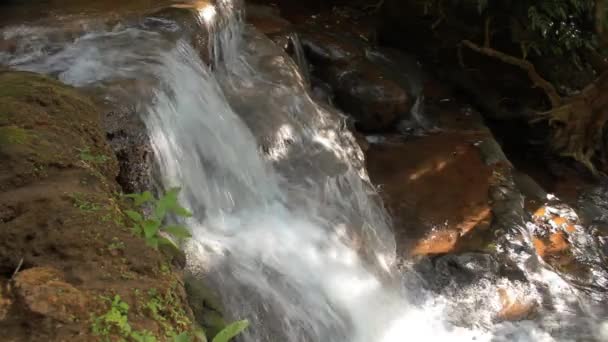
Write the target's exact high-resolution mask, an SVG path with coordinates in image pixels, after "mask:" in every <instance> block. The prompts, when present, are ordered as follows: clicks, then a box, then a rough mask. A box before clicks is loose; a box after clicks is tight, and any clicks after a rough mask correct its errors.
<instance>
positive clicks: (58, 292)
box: [14, 267, 87, 323]
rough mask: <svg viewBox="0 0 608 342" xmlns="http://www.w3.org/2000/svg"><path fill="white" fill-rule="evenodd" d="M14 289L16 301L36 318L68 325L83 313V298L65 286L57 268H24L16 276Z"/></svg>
mask: <svg viewBox="0 0 608 342" xmlns="http://www.w3.org/2000/svg"><path fill="white" fill-rule="evenodd" d="M14 286H15V292H16V293H17V296H18V297H19V299H20V300H21V301H23V302H24V303H25V305H26V307H27V308H28V309H29V310H30V311H32V312H34V313H37V314H39V315H42V316H45V317H49V318H52V319H54V320H57V321H60V322H64V323H69V322H72V321H74V319H75V318H76V317H80V316H81V315H82V314H83V313H84V312H86V305H87V298H86V296H85V295H84V294H83V293H82V292H80V291H79V290H77V289H76V288H75V287H73V286H72V285H70V284H68V283H66V282H65V281H64V280H63V279H62V277H61V274H60V272H59V271H58V270H56V269H52V268H45V267H37V268H30V269H27V270H25V271H23V272H20V273H18V274H17V276H16V277H15V280H14Z"/></svg>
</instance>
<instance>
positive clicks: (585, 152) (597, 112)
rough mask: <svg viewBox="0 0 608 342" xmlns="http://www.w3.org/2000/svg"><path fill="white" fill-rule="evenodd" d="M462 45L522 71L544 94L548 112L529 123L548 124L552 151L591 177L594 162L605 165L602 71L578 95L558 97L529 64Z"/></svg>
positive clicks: (607, 86)
mask: <svg viewBox="0 0 608 342" xmlns="http://www.w3.org/2000/svg"><path fill="white" fill-rule="evenodd" d="M462 44H463V45H464V46H466V47H468V48H470V49H472V50H473V51H476V52H478V53H480V54H483V55H485V56H488V57H492V58H496V59H498V60H500V61H501V62H504V63H507V64H510V65H514V66H517V67H519V68H521V69H523V70H524V71H526V72H527V74H528V77H529V78H530V80H531V81H532V83H533V84H534V85H535V86H536V87H539V88H540V89H542V90H543V91H544V93H545V95H546V96H547V98H548V99H549V102H550V104H551V109H549V110H547V111H541V112H537V113H538V115H537V116H536V117H535V118H533V119H532V120H531V121H532V122H538V121H544V120H546V121H548V122H549V125H550V126H551V127H552V128H553V134H552V137H551V148H552V149H553V150H554V151H556V152H557V153H559V154H560V155H562V156H567V157H571V158H573V159H575V160H577V161H578V162H580V163H582V164H583V165H585V166H586V167H587V168H588V169H589V170H591V171H592V172H593V173H594V174H595V173H597V169H596V167H595V166H594V162H598V161H599V162H601V163H606V160H598V156H602V155H603V150H604V149H605V148H606V147H605V146H603V145H604V144H603V131H604V126H605V125H606V122H607V121H608V71H604V72H603V73H602V74H601V75H600V77H599V78H598V79H597V80H596V81H595V82H593V83H591V84H590V85H588V86H587V87H585V89H583V90H582V91H581V92H580V93H578V94H576V95H573V96H570V97H566V98H562V97H561V96H560V95H559V94H558V92H557V90H556V89H555V87H554V86H553V84H551V83H550V82H549V81H547V80H545V79H544V78H543V77H542V76H540V75H539V74H538V72H537V71H536V69H535V67H534V65H533V64H532V63H530V62H528V61H526V60H524V59H520V58H516V57H513V56H510V55H508V54H505V53H503V52H500V51H497V50H494V49H492V48H490V47H481V46H479V45H477V44H475V43H473V42H471V41H468V40H464V41H463V42H462ZM600 159H601V158H600Z"/></svg>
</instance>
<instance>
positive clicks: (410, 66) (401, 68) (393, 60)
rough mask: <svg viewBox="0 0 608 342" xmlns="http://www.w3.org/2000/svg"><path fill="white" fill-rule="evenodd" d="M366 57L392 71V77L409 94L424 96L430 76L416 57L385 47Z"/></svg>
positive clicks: (367, 54) (369, 52)
mask: <svg viewBox="0 0 608 342" xmlns="http://www.w3.org/2000/svg"><path fill="white" fill-rule="evenodd" d="M366 56H367V58H368V59H369V60H370V61H371V62H373V63H374V64H376V65H378V66H380V67H382V68H384V69H387V70H390V71H391V72H392V74H391V76H392V77H393V78H394V79H395V80H396V81H397V82H399V83H400V84H401V85H402V86H403V87H404V88H405V89H406V90H407V92H408V94H410V95H411V96H413V97H418V96H421V95H423V92H424V86H425V84H427V83H428V81H429V75H428V74H427V73H426V71H424V69H423V68H422V65H421V64H420V62H418V59H417V58H416V57H415V56H412V55H408V54H406V53H404V52H401V51H399V50H396V49H391V48H383V47H377V48H374V49H373V50H369V51H368V52H367V53H366Z"/></svg>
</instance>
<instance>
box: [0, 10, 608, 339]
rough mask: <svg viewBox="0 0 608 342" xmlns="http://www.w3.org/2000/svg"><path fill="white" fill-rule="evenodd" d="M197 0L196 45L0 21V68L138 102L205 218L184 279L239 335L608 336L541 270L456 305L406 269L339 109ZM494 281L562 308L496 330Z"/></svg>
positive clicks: (199, 219)
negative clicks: (205, 291)
mask: <svg viewBox="0 0 608 342" xmlns="http://www.w3.org/2000/svg"><path fill="white" fill-rule="evenodd" d="M197 6H199V7H197V8H196V15H197V18H196V22H198V25H199V26H198V27H197V28H196V30H200V31H201V32H203V31H204V32H208V36H209V39H208V41H207V42H203V43H202V44H193V41H195V39H193V38H195V37H193V36H192V34H186V33H184V30H182V29H180V25H181V24H182V23H180V22H179V20H178V19H174V18H171V17H167V16H165V15H156V14H150V15H147V16H145V18H143V19H137V20H123V21H121V20H113V21H112V20H110V21H104V20H102V19H90V18H73V17H70V18H69V22H70V23H71V24H70V25H69V28H66V27H67V26H68V25H64V26H61V27H54V26H52V25H49V24H48V23H45V22H41V23H37V22H33V23H29V24H23V25H13V26H9V27H4V28H3V29H2V31H1V33H2V34H3V35H4V37H5V38H6V39H9V38H10V39H14V40H16V41H17V42H18V44H17V48H16V49H15V50H14V51H12V52H10V53H9V52H1V51H0V63H4V64H7V65H10V66H12V67H15V68H19V69H24V70H32V71H36V72H42V73H47V74H51V75H54V76H56V77H58V78H59V79H61V80H62V81H64V82H66V83H69V84H73V85H75V86H79V87H83V88H84V89H88V90H91V91H93V92H96V93H101V94H103V96H104V99H105V101H106V102H107V103H109V104H121V105H125V104H126V105H128V106H130V107H133V108H136V109H137V112H138V113H140V114H141V115H142V118H143V119H144V121H145V123H146V126H147V128H148V130H149V134H150V137H151V141H152V145H153V148H154V152H155V157H156V159H157V164H158V182H159V184H161V186H162V187H164V188H168V187H171V186H180V187H181V188H182V189H183V190H182V192H181V201H182V203H183V204H184V205H185V206H186V207H188V208H190V209H191V210H192V211H193V212H194V214H195V215H194V217H192V218H190V219H188V221H187V222H186V223H187V225H188V226H189V227H191V229H192V234H193V239H192V240H191V241H190V242H189V243H187V245H186V246H184V248H185V250H186V252H187V256H188V270H189V271H190V273H192V274H193V275H194V276H195V277H196V278H197V279H200V281H205V282H206V283H208V284H210V285H211V286H212V287H213V288H214V289H216V290H217V291H218V292H219V293H221V296H222V301H223V304H224V305H225V307H226V310H227V312H228V314H229V316H230V317H229V318H231V319H245V318H246V319H249V320H250V321H251V327H250V329H249V330H248V331H247V332H246V333H245V334H244V335H243V337H242V338H243V340H244V341H293V342H295V341H319V342H341V341H342V342H343V341H353V342H369V341H377V342H398V341H399V342H400V341H406V340H428V341H473V340H475V341H554V340H559V341H587V340H589V341H593V340H598V341H601V340H607V339H608V334H607V332H606V330H607V329H608V328H607V326H606V322H605V321H603V320H602V319H600V318H599V317H601V314H594V313H593V309H590V308H586V306H585V304H584V303H582V300H581V299H579V297H578V294H577V293H575V292H576V291H575V290H574V289H572V288H571V287H570V286H569V285H568V284H567V283H566V282H564V281H563V280H561V278H560V277H559V276H557V275H556V274H554V273H552V272H549V271H547V270H545V269H542V268H540V269H535V270H528V269H527V268H526V270H525V272H527V273H526V276H527V277H529V280H530V281H528V282H526V281H521V282H513V281H507V280H504V279H495V278H490V277H488V278H486V279H481V280H479V281H478V282H477V283H475V284H473V285H471V286H468V287H464V288H458V289H457V290H455V291H454V294H453V296H446V295H437V294H435V293H433V292H432V291H430V290H427V289H425V281H424V280H423V279H422V278H421V277H420V276H419V275H418V274H417V272H416V271H414V270H412V269H410V268H409V267H408V265H407V264H402V265H401V267H397V263H396V262H395V255H394V253H395V242H394V238H393V235H392V232H391V228H390V219H389V218H388V215H387V213H386V212H385V210H384V208H383V206H382V204H381V202H380V200H379V198H378V195H377V193H376V190H375V189H374V188H373V186H372V185H371V184H370V182H369V180H368V177H367V174H366V171H365V167H364V160H363V153H362V151H361V150H360V148H359V146H358V145H357V143H356V142H355V139H354V137H353V135H352V134H351V133H350V132H349V130H348V129H347V128H346V127H345V120H344V117H343V115H342V114H341V113H339V112H338V111H336V110H335V109H333V108H330V107H328V106H327V105H323V104H319V103H317V102H315V101H314V100H313V99H311V97H310V95H309V91H308V87H307V83H308V80H307V79H306V77H307V76H302V73H301V72H300V70H299V68H298V67H297V64H296V63H294V61H293V60H292V59H291V58H290V57H289V56H288V55H286V54H285V53H284V52H283V51H282V50H281V49H280V48H279V47H277V46H276V45H274V44H273V43H272V42H271V41H270V40H269V39H268V38H266V37H265V36H263V35H262V34H260V33H258V32H257V31H256V30H255V29H254V28H252V27H248V26H246V25H245V24H244V23H243V21H242V17H243V13H242V11H243V8H244V7H243V4H242V3H241V2H239V1H237V0H218V1H217V2H216V3H215V4H214V5H212V4H209V3H203V4H202V5H201V4H198V5H197ZM66 20H67V19H66ZM199 43H200V42H199ZM298 48H299V47H298ZM297 51H300V50H297ZM201 57H203V58H201ZM207 57H208V58H209V61H207V62H206V61H204V59H205V58H207ZM298 58H301V56H300V57H298ZM299 62H300V64H302V61H299ZM304 64H305V61H304ZM304 75H306V74H304ZM133 80H137V82H135V83H133V82H132V81H133ZM513 253H514V256H513V258H514V259H517V257H521V255H522V254H521V253H519V254H517V253H516V252H513ZM524 263H525V262H522V264H524ZM464 264H465V265H466V267H472V268H474V267H488V268H490V266H488V265H483V264H478V262H477V261H474V260H470V261H467V262H464ZM496 284H502V285H503V286H505V287H506V288H508V289H510V290H511V291H515V292H517V293H518V294H521V295H525V296H532V297H542V296H543V295H545V296H547V295H549V296H554V298H553V300H552V302H553V305H554V307H556V308H557V309H556V310H554V313H553V314H551V315H545V316H543V318H542V319H537V320H534V321H532V320H529V321H521V322H517V323H511V322H504V323H497V322H494V321H492V319H491V317H492V315H493V314H494V313H495V312H496V311H497V310H498V309H499V298H498V296H497V295H496V293H495V288H496ZM539 284H540V285H539ZM539 287H541V288H542V289H544V291H540V290H538V288H539ZM541 292H542V293H541ZM560 298H562V299H563V298H565V299H563V300H562V299H560ZM560 301H563V303H562V302H560ZM573 307H576V308H577V309H576V310H575V309H572V308H573Z"/></svg>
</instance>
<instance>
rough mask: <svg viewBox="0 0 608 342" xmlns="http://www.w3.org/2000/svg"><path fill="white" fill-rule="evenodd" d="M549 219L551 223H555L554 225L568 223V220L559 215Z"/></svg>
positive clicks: (559, 225)
mask: <svg viewBox="0 0 608 342" xmlns="http://www.w3.org/2000/svg"><path fill="white" fill-rule="evenodd" d="M551 221H552V222H553V223H555V225H556V226H558V227H561V226H563V225H565V224H567V223H568V220H566V219H565V218H563V217H560V216H557V217H554V218H552V219H551Z"/></svg>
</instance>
